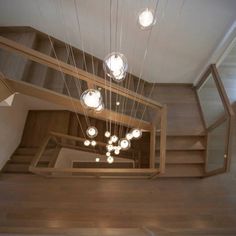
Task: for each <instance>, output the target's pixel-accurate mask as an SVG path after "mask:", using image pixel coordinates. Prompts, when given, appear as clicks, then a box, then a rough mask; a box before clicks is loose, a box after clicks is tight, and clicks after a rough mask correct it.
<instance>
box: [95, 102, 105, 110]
mask: <svg viewBox="0 0 236 236" xmlns="http://www.w3.org/2000/svg"><path fill="white" fill-rule="evenodd" d="M103 110H104V103H103V102H102V103H101V104H100V105H99V107H98V108H96V109H95V111H96V112H102V111H103Z"/></svg>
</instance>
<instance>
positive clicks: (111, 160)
mask: <svg viewBox="0 0 236 236" xmlns="http://www.w3.org/2000/svg"><path fill="white" fill-rule="evenodd" d="M113 161H114V158H113V157H112V156H109V157H108V158H107V162H108V163H109V164H111V163H112V162H113Z"/></svg>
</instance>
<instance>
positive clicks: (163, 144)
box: [160, 106, 167, 174]
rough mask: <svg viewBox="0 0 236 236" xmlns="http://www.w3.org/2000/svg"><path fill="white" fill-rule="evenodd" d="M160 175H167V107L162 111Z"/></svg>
mask: <svg viewBox="0 0 236 236" xmlns="http://www.w3.org/2000/svg"><path fill="white" fill-rule="evenodd" d="M160 132H161V133H160V173H161V174H163V173H165V162H166V132H167V107H166V106H163V108H162V109H161V130H160Z"/></svg>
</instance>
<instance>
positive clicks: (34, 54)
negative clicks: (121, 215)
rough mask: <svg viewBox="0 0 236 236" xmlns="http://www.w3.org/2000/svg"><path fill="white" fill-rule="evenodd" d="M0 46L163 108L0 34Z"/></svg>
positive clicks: (136, 99) (118, 92) (151, 105)
mask: <svg viewBox="0 0 236 236" xmlns="http://www.w3.org/2000/svg"><path fill="white" fill-rule="evenodd" d="M0 48H2V49H5V50H9V51H12V52H16V53H18V54H20V55H23V56H25V57H27V58H28V59H30V60H32V61H35V62H37V63H40V64H43V65H45V66H48V67H50V68H53V69H55V70H58V71H60V70H61V71H62V72H63V73H65V74H67V75H71V76H73V77H75V78H77V79H81V80H84V81H86V82H89V83H91V84H94V85H96V86H99V87H101V88H104V89H110V90H111V91H112V92H114V93H116V94H119V95H122V96H124V97H127V98H129V99H132V100H134V101H136V102H139V103H142V104H144V105H146V106H148V107H152V108H154V109H160V108H162V105H161V104H160V103H158V102H156V101H154V100H151V99H148V98H146V97H144V96H142V95H140V94H136V93H135V92H132V91H130V90H128V89H126V88H124V87H121V86H118V85H116V84H114V83H112V84H111V85H110V84H109V86H108V85H106V84H105V83H104V80H103V79H102V78H100V77H98V76H95V75H92V74H90V73H88V72H86V71H83V70H81V69H79V68H75V67H74V66H72V65H69V64H67V63H64V62H62V61H58V60H56V59H55V58H53V57H50V56H48V55H45V54H43V53H40V52H38V51H36V50H33V49H31V48H27V47H25V46H23V45H21V44H19V43H16V42H14V41H12V40H9V39H7V38H4V37H2V36H0Z"/></svg>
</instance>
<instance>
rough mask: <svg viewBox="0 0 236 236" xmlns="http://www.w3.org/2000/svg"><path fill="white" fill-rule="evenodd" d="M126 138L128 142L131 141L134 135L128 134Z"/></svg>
mask: <svg viewBox="0 0 236 236" xmlns="http://www.w3.org/2000/svg"><path fill="white" fill-rule="evenodd" d="M125 137H126V138H127V139H128V140H131V139H132V138H133V134H132V133H128V134H126V135H125Z"/></svg>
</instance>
